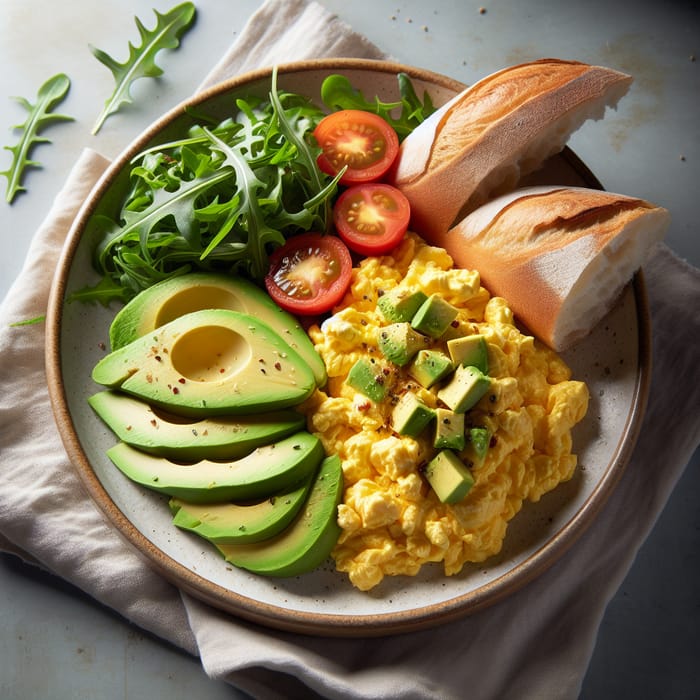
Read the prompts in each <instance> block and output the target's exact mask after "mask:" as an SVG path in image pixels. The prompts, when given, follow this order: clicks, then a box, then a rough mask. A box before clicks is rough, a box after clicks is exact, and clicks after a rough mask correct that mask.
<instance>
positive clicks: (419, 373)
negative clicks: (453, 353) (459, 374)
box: [408, 349, 454, 389]
mask: <svg viewBox="0 0 700 700" xmlns="http://www.w3.org/2000/svg"><path fill="white" fill-rule="evenodd" d="M453 368H454V365H453V364H452V360H450V358H449V357H447V355H445V353H444V352H441V351H440V350H433V349H431V350H419V351H418V353H417V354H416V356H415V357H414V358H413V362H411V364H410V365H409V366H408V373H409V374H410V375H411V376H412V377H413V378H414V379H415V380H416V381H417V382H418V383H419V384H420V385H421V386H423V387H425V388H426V389H429V388H430V387H431V386H433V384H436V383H437V382H439V381H440V380H441V379H443V377H446V376H447V375H448V374H449V373H450V372H451V371H452V370H453Z"/></svg>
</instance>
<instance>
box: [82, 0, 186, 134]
mask: <svg viewBox="0 0 700 700" xmlns="http://www.w3.org/2000/svg"><path fill="white" fill-rule="evenodd" d="M154 12H155V15H156V26H155V27H154V28H153V29H146V27H144V25H143V23H142V22H141V20H140V19H139V18H138V17H135V18H134V19H135V21H136V26H137V27H138V30H139V35H140V38H141V44H140V45H139V46H134V44H132V43H131V42H129V57H128V58H127V60H126V61H124V63H119V62H118V61H116V60H115V59H114V58H112V57H111V56H110V55H109V54H107V53H105V52H104V51H102V50H101V49H98V48H95V47H94V46H90V51H92V53H93V55H94V56H95V58H97V60H98V61H100V62H101V63H103V64H104V65H105V66H107V68H109V70H110V71H112V75H113V76H114V80H115V83H116V85H115V88H114V91H113V92H112V95H111V96H110V97H109V98H108V99H107V101H106V102H105V104H104V107H103V109H102V112H101V113H100V115H99V116H98V118H97V121H96V122H95V126H94V127H93V129H92V133H93V134H96V133H97V132H98V131H99V130H100V129H101V128H102V124H103V123H104V121H105V119H107V117H108V116H109V115H110V114H113V113H114V112H116V111H117V110H118V109H119V108H120V107H121V106H122V105H123V104H125V103H130V102H133V100H132V97H131V94H130V89H131V85H132V83H133V82H134V81H135V80H137V79H138V78H156V77H158V76H159V75H162V74H163V70H162V68H160V66H158V65H157V64H156V55H157V54H158V53H159V52H160V51H161V50H162V49H176V48H177V47H178V46H179V45H180V38H181V37H182V35H183V34H184V33H185V32H186V31H187V30H188V29H189V28H190V26H191V25H192V22H193V21H194V18H195V14H196V9H195V6H194V4H193V3H191V2H183V3H182V4H180V5H177V6H176V7H174V8H172V9H171V10H169V11H168V12H166V13H165V14H161V13H160V12H158V10H154Z"/></svg>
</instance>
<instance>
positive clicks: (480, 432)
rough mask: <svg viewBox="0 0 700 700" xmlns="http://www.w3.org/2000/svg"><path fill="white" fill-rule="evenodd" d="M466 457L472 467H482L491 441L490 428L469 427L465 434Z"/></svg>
mask: <svg viewBox="0 0 700 700" xmlns="http://www.w3.org/2000/svg"><path fill="white" fill-rule="evenodd" d="M465 441H466V442H465V446H464V455H463V456H464V457H465V459H467V460H468V461H469V462H471V466H472V467H480V466H481V465H482V464H483V462H484V458H485V457H486V453H487V452H488V451H489V445H490V443H491V431H490V430H489V429H488V428H469V429H468V430H467V431H466V434H465Z"/></svg>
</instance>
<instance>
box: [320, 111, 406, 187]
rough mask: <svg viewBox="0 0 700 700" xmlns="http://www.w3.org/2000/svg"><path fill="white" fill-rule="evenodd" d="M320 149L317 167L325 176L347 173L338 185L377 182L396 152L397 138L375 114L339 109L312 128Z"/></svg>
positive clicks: (392, 130)
mask: <svg viewBox="0 0 700 700" xmlns="http://www.w3.org/2000/svg"><path fill="white" fill-rule="evenodd" d="M314 136H315V137H316V141H317V142H318V145H319V146H320V147H321V151H322V153H321V155H320V156H319V157H318V161H317V162H318V167H319V168H320V169H321V170H322V171H323V172H325V173H327V174H329V175H337V174H338V173H339V172H340V171H341V170H342V169H343V167H345V166H347V170H346V171H345V173H344V174H343V176H342V177H341V178H340V182H341V183H342V184H354V183H358V182H370V181H373V180H378V179H379V178H380V177H382V176H383V175H384V174H385V173H386V172H387V171H388V170H389V168H390V167H391V165H392V163H393V162H394V160H395V159H396V156H397V155H398V152H399V138H398V136H397V135H396V132H395V131H394V129H393V128H392V127H391V126H390V125H389V124H388V123H387V122H386V120H384V119H382V118H381V117H380V116H379V115H377V114H374V113H372V112H363V111H362V110H359V109H343V110H340V111H338V112H332V113H331V114H329V115H327V116H326V117H324V118H323V119H322V120H321V121H320V122H319V123H318V125H317V126H316V129H314Z"/></svg>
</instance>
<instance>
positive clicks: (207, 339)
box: [170, 326, 252, 382]
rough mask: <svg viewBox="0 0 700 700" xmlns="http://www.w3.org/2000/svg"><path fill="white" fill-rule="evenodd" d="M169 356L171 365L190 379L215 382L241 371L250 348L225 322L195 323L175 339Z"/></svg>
mask: <svg viewBox="0 0 700 700" xmlns="http://www.w3.org/2000/svg"><path fill="white" fill-rule="evenodd" d="M170 357H171V361H172V365H173V369H174V370H175V372H177V373H178V374H180V375H182V376H183V377H184V378H185V379H189V380H190V381H193V382H216V381H221V380H222V379H228V378H230V377H232V376H233V375H235V374H238V373H239V372H241V371H243V370H244V369H245V368H246V367H247V366H248V365H249V364H250V362H251V357H252V349H251V347H250V344H249V343H248V341H247V340H246V338H244V337H243V336H242V335H241V334H240V333H238V332H237V331H235V330H233V329H232V328H228V327H225V326H198V327H194V328H192V329H191V330H188V331H185V332H184V333H183V334H182V335H180V336H179V337H178V338H177V340H176V341H175V343H174V345H173V347H172V350H171V351H170Z"/></svg>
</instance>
